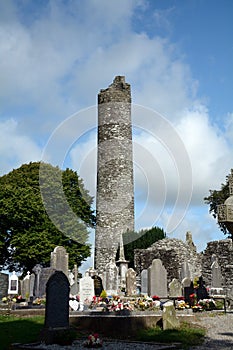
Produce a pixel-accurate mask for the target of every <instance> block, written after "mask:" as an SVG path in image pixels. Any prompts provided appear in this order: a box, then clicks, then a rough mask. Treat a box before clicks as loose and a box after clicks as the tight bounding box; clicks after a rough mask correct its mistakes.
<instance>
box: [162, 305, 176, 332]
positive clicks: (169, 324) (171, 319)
mask: <svg viewBox="0 0 233 350" xmlns="http://www.w3.org/2000/svg"><path fill="white" fill-rule="evenodd" d="M179 326H180V322H179V320H178V318H177V317H176V310H175V307H174V305H173V303H172V302H171V301H167V302H166V303H165V304H164V305H163V330H166V329H175V328H178V327H179Z"/></svg>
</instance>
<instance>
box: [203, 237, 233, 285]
mask: <svg viewBox="0 0 233 350" xmlns="http://www.w3.org/2000/svg"><path fill="white" fill-rule="evenodd" d="M213 254H215V255H216V256H217V259H218V264H219V265H220V267H221V273H222V276H223V287H224V288H230V289H231V288H233V244H232V240H231V239H224V240H220V241H212V242H209V243H207V247H206V249H205V250H204V252H203V253H202V254H201V262H202V275H203V278H204V280H205V281H206V285H209V286H210V285H211V265H212V261H211V257H212V255H213Z"/></svg>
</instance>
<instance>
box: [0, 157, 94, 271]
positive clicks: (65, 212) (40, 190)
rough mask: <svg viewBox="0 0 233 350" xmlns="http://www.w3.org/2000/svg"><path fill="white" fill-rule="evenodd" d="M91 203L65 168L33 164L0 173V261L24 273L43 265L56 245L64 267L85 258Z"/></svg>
mask: <svg viewBox="0 0 233 350" xmlns="http://www.w3.org/2000/svg"><path fill="white" fill-rule="evenodd" d="M92 201H93V199H92V197H90V195H89V193H88V191H87V190H85V188H84V185H83V181H82V179H81V178H80V177H79V176H78V175H77V173H76V172H74V171H72V170H70V169H66V170H60V169H59V168H58V167H53V166H52V165H50V164H46V163H40V162H33V163H30V164H24V165H22V166H21V167H20V168H18V169H15V170H13V171H12V172H10V173H9V174H7V175H4V176H2V177H0V265H1V266H2V267H3V268H8V269H9V270H11V271H12V270H15V271H23V272H24V273H26V272H27V271H31V270H32V268H33V267H34V266H35V265H36V264H41V265H42V266H49V264H50V255H51V252H52V251H53V249H54V248H55V247H56V246H58V245H62V246H64V247H65V248H66V250H67V252H68V253H69V263H70V266H71V267H72V266H73V265H74V264H77V265H78V266H80V265H81V263H82V261H83V260H85V259H86V258H87V257H88V256H90V246H89V245H88V244H86V243H87V239H88V228H90V227H93V226H94V225H95V216H94V213H93V211H92V209H91V205H92Z"/></svg>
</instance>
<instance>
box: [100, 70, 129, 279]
mask: <svg viewBox="0 0 233 350" xmlns="http://www.w3.org/2000/svg"><path fill="white" fill-rule="evenodd" d="M132 159H133V158H132V126H131V92H130V85H129V84H127V83H125V78H124V77H122V76H117V77H116V78H115V79H114V82H113V83H112V84H111V85H110V86H109V87H108V88H107V89H105V90H101V91H100V93H99V95H98V160H97V199H96V209H97V213H96V220H97V223H96V234H95V268H96V269H97V270H98V272H99V273H101V272H103V270H104V268H105V266H106V264H107V263H108V262H110V261H111V260H112V259H114V260H115V257H116V252H117V248H118V245H119V242H120V236H121V234H122V233H123V232H126V231H127V230H130V231H131V230H134V186H133V161H132Z"/></svg>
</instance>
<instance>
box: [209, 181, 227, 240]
mask: <svg viewBox="0 0 233 350" xmlns="http://www.w3.org/2000/svg"><path fill="white" fill-rule="evenodd" d="M209 192H210V195H209V196H208V197H205V198H204V201H205V203H206V204H208V205H209V213H210V214H212V216H213V217H214V219H217V207H218V205H220V204H224V202H225V200H226V199H227V198H228V197H229V195H230V193H229V181H228V177H226V183H225V184H221V189H220V190H209ZM217 224H218V226H219V227H220V230H221V231H222V232H223V233H224V234H227V235H230V233H229V231H228V229H227V227H226V225H225V224H224V223H223V222H217Z"/></svg>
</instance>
